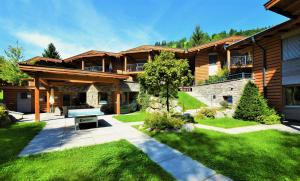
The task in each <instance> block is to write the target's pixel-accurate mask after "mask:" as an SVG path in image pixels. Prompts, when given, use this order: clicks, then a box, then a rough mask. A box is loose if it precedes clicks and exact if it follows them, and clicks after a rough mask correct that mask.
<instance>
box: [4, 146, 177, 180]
mask: <svg viewBox="0 0 300 181" xmlns="http://www.w3.org/2000/svg"><path fill="white" fill-rule="evenodd" d="M0 180H151V181H155V180H174V179H173V178H172V177H171V176H170V175H169V174H168V173H166V172H165V171H164V170H163V169H162V168H161V167H159V166H158V165H157V164H155V163H154V162H152V161H151V160H150V159H149V158H148V157H147V156H146V155H145V154H144V153H143V152H142V151H141V150H139V149H137V148H135V147H134V146H133V145H131V144H130V143H128V142H127V141H125V140H121V141H117V142H111V143H106V144H102V145H96V146H90V147H81V148H75V149H70V150H65V151H59V152H51V153H45V154H40V155H34V156H30V157H25V158H20V159H17V160H15V161H12V162H9V163H7V164H5V165H3V167H2V168H1V167H0Z"/></svg>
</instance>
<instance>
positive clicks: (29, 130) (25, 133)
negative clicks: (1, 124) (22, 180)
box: [0, 122, 45, 180]
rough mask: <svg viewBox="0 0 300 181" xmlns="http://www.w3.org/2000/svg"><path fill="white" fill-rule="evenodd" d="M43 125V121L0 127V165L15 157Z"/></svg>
mask: <svg viewBox="0 0 300 181" xmlns="http://www.w3.org/2000/svg"><path fill="white" fill-rule="evenodd" d="M44 126H45V123H44V122H40V123H16V124H13V125H11V126H10V127H8V128H0V145H1V146H0V166H1V165H2V164H4V163H6V162H8V161H11V160H14V159H16V158H17V155H18V154H19V152H20V151H22V149H23V148H24V147H25V146H26V145H27V144H28V143H29V142H30V140H31V139H32V138H33V137H34V136H35V135H36V134H37V133H39V132H40V130H42V128H43V127H44ZM0 180H1V179H0Z"/></svg>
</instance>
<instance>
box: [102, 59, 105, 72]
mask: <svg viewBox="0 0 300 181" xmlns="http://www.w3.org/2000/svg"><path fill="white" fill-rule="evenodd" d="M102 72H105V58H104V57H103V58H102Z"/></svg>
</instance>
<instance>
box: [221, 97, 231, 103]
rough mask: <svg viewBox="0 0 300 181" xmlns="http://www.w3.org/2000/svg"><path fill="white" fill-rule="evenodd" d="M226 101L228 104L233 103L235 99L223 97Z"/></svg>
mask: <svg viewBox="0 0 300 181" xmlns="http://www.w3.org/2000/svg"><path fill="white" fill-rule="evenodd" d="M223 99H224V101H226V102H227V103H228V104H232V103H233V98H232V96H223Z"/></svg>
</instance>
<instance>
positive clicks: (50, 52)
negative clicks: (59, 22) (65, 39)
mask: <svg viewBox="0 0 300 181" xmlns="http://www.w3.org/2000/svg"><path fill="white" fill-rule="evenodd" d="M43 57H48V58H55V59H60V55H59V53H58V52H57V50H56V48H55V46H54V45H53V43H50V44H49V45H48V47H47V49H44V53H43Z"/></svg>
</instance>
